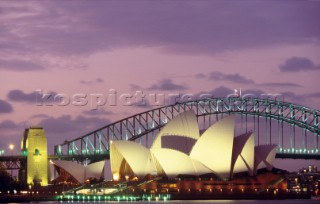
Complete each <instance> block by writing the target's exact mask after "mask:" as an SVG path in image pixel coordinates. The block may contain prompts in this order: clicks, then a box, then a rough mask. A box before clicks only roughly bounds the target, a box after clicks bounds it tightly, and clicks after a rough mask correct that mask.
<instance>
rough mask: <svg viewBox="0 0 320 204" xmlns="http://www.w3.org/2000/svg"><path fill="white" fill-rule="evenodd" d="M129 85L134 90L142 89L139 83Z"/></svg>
mask: <svg viewBox="0 0 320 204" xmlns="http://www.w3.org/2000/svg"><path fill="white" fill-rule="evenodd" d="M129 86H130V89H131V90H134V91H137V90H141V89H142V87H141V86H140V85H137V84H129Z"/></svg>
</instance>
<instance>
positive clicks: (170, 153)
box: [151, 148, 211, 177]
mask: <svg viewBox="0 0 320 204" xmlns="http://www.w3.org/2000/svg"><path fill="white" fill-rule="evenodd" d="M151 152H152V154H153V155H154V157H155V159H156V160H157V162H158V163H159V164H160V166H161V169H159V171H160V173H161V172H162V171H164V173H165V174H166V175H167V176H168V177H176V176H177V175H202V174H206V173H211V170H210V169H208V168H207V167H205V166H204V165H203V164H201V163H200V162H198V161H194V160H193V159H191V158H190V157H189V156H188V155H186V154H184V153H182V152H179V151H176V150H173V149H166V148H161V149H160V148H158V149H152V150H151Z"/></svg>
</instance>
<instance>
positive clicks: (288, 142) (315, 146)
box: [52, 97, 320, 162]
mask: <svg viewBox="0 0 320 204" xmlns="http://www.w3.org/2000/svg"><path fill="white" fill-rule="evenodd" d="M189 110H193V111H194V112H195V113H196V116H197V119H198V123H199V125H200V127H201V129H203V130H204V129H206V128H208V127H209V126H210V125H211V124H213V123H214V122H215V121H217V120H219V119H220V118H223V117H224V116H226V115H227V114H236V115H238V116H237V118H238V119H237V129H238V131H240V133H244V132H248V131H251V132H254V133H255V144H256V145H257V146H258V145H262V144H277V145H278V149H277V154H276V158H283V159H316V160H319V159H320V152H319V140H320V112H319V110H316V109H312V108H308V107H305V106H301V105H297V104H294V103H290V102H284V101H279V100H276V99H275V100H273V99H268V98H265V99H264V98H241V97H229V98H206V99H201V100H194V101H187V102H181V103H175V104H172V105H167V106H163V107H159V108H155V109H152V110H149V111H145V112H142V113H139V114H135V115H133V116H130V117H127V118H124V119H122V120H119V121H117V122H114V123H111V124H108V125H106V126H104V127H101V128H99V129H97V130H95V131H93V132H90V133H88V134H85V135H83V136H81V137H78V138H75V139H72V140H69V141H65V142H64V143H63V144H60V145H56V146H55V147H54V156H53V157H52V158H59V159H65V160H77V161H84V160H87V161H91V162H93V161H99V160H104V159H109V147H110V141H113V140H131V141H136V142H139V143H141V144H143V145H145V146H146V147H149V146H150V145H151V144H152V141H153V139H154V138H155V136H156V135H157V133H158V132H159V130H160V129H161V128H162V127H163V126H164V125H165V124H166V123H167V122H168V121H170V120H171V119H172V118H174V117H175V116H177V115H178V114H179V113H182V112H184V111H189Z"/></svg>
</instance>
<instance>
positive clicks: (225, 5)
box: [0, 1, 320, 56]
mask: <svg viewBox="0 0 320 204" xmlns="http://www.w3.org/2000/svg"><path fill="white" fill-rule="evenodd" d="M319 9H320V2H319V1H302V2H301V1H290V2H287V1H280V2H279V1H263V2H251V1H240V2H238V1H237V2H229V1H201V2H195V1H170V2H166V3H165V4H164V3H162V2H150V1H138V2H136V1H134V2H131V1H130V2H127V1H125V2H123V1H99V2H94V3H93V2H91V1H81V3H80V4H79V3H78V2H74V1H63V2H60V1H59V2H56V1H41V2H30V3H29V4H27V5H20V4H17V3H16V2H15V1H13V2H11V1H10V2H7V3H6V6H5V7H4V6H2V8H1V11H3V12H1V13H0V15H1V19H3V21H2V22H3V23H1V28H2V29H1V31H0V34H1V36H2V39H3V40H2V42H4V43H2V50H3V51H4V52H6V53H17V52H19V53H29V52H30V53H51V54H55V55H60V56H65V55H79V54H91V53H93V52H98V51H101V50H112V49H115V48H120V47H133V46H137V47H139V46H148V47H150V46H155V47H163V50H164V51H171V52H179V53H183V52H187V53H213V52H222V51H228V50H237V49H247V48H261V47H269V46H272V45H279V44H298V43H305V42H311V41H317V40H319V39H320V30H319V29H318V21H317V19H320V13H319ZM244 10H246V11H247V12H245V13H244V12H243V11H244ZM70 19H74V20H70ZM88 39H90V40H88Z"/></svg>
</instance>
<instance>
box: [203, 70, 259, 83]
mask: <svg viewBox="0 0 320 204" xmlns="http://www.w3.org/2000/svg"><path fill="white" fill-rule="evenodd" d="M208 78H209V79H210V80H215V81H230V82H234V83H239V84H254V81H253V80H251V79H248V78H246V77H244V76H241V75H239V74H237V73H236V74H224V73H222V72H218V71H214V72H211V73H209V77H208Z"/></svg>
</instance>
